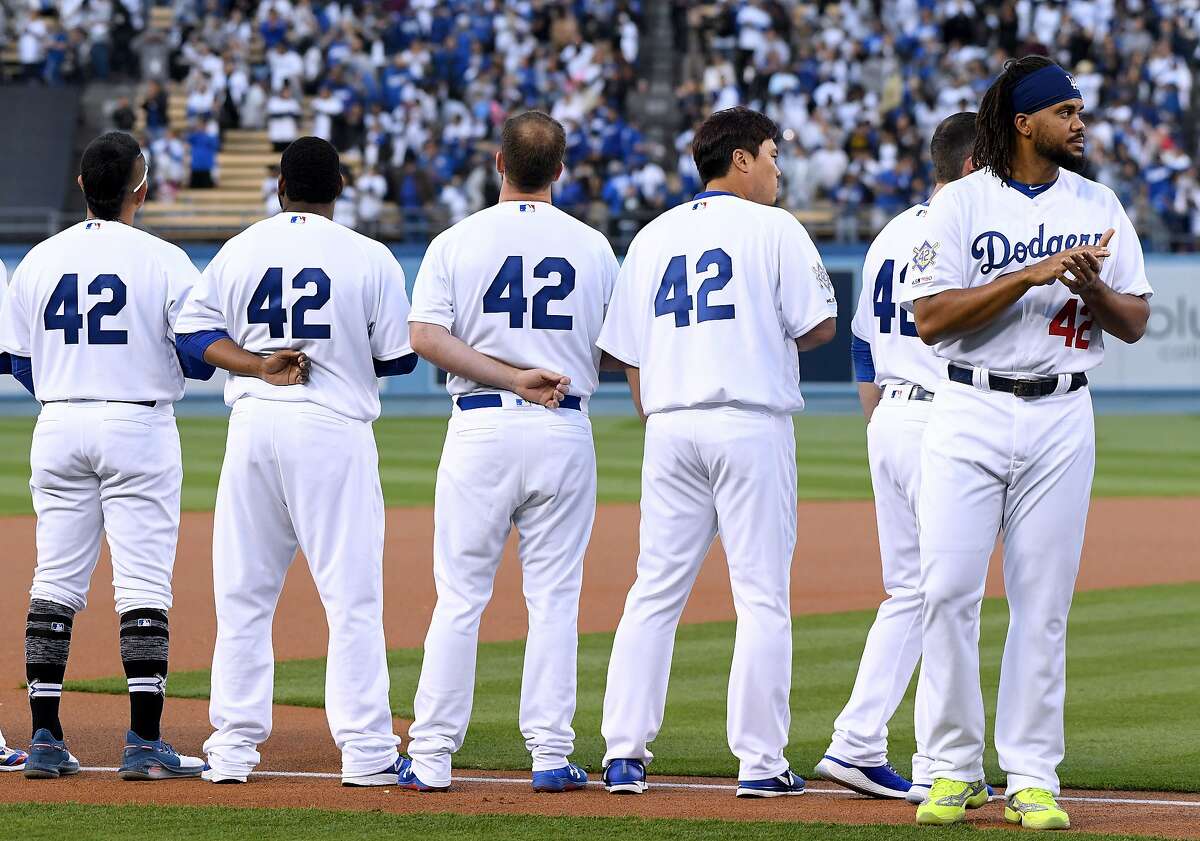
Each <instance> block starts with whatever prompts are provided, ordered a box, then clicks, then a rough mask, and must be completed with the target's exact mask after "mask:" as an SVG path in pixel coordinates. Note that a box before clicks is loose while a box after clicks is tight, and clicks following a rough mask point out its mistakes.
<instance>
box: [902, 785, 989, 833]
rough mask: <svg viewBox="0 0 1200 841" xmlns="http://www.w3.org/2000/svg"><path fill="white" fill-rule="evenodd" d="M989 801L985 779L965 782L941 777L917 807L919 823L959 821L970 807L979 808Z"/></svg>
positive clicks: (930, 824)
mask: <svg viewBox="0 0 1200 841" xmlns="http://www.w3.org/2000/svg"><path fill="white" fill-rule="evenodd" d="M987 802H988V789H987V786H986V785H985V784H984V782H983V780H979V781H978V782H974V783H965V782H963V781H962V780H948V779H946V778H945V777H939V778H938V779H935V780H934V781H933V786H932V787H931V788H930V789H929V797H928V798H926V800H925V802H924V803H922V804H921V805H920V806H918V807H917V823H919V824H922V825H925V826H945V825H947V824H952V823H958V822H959V821H961V820H962V819H963V818H965V817H966V816H967V810H968V809H978V808H979V807H980V806H982V805H983V804H985V803H987Z"/></svg>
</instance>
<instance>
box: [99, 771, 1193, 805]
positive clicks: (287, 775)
mask: <svg viewBox="0 0 1200 841" xmlns="http://www.w3.org/2000/svg"><path fill="white" fill-rule="evenodd" d="M79 770H80V771H99V772H102V773H114V774H115V773H116V772H117V771H119V770H120V769H119V768H100V767H89V768H80V769H79ZM252 776H255V777H277V778H284V779H310V780H340V779H341V778H342V775H341V774H329V773H325V772H321V771H255V772H253V774H252ZM455 779H456V780H458V781H459V782H463V783H500V784H502V785H524V786H527V785H529V780H528V778H517V777H455ZM588 785H593V786H599V785H603V783H601V782H600V781H599V780H590V781H588ZM650 785H651V787H652V788H673V789H683V790H687V791H724V792H728V791H731V790H732V789H734V788H736V786H735V785H733V784H732V783H728V784H725V785H718V784H716V783H672V782H659V781H657V780H654V781H653V782H651V784H650ZM804 791H805V793H806V794H821V795H827V796H831V797H860V796H861V795H858V794H855V793H854V792H853V791H847V790H846V789H844V788H813V787H812V786H807V787H806V788H805V789H804ZM1003 799H1004V797H1003V796H1002V795H996V796H994V797H992V800H1003ZM1058 799H1059V800H1061V801H1063V802H1066V803H1101V804H1110V805H1117V806H1183V807H1185V808H1192V809H1200V800H1152V799H1148V798H1134V797H1089V796H1087V795H1077V794H1076V795H1062V796H1060V797H1059V798H1058Z"/></svg>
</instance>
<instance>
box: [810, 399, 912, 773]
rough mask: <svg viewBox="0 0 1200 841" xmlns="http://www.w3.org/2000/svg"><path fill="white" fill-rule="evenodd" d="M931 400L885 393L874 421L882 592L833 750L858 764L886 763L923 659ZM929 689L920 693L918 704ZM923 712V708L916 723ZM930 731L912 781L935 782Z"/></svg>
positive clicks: (870, 440)
mask: <svg viewBox="0 0 1200 841" xmlns="http://www.w3.org/2000/svg"><path fill="white" fill-rule="evenodd" d="M931 408H932V403H930V402H929V401H925V400H906V399H905V400H901V399H893V398H888V397H887V396H886V389H885V396H884V398H883V399H882V400H880V402H879V405H878V407H877V408H876V409H875V412H874V413H873V414H872V415H871V422H870V423H869V424H867V456H868V459H869V461H870V465H871V488H872V490H873V491H874V495H875V520H876V523H877V525H878V529H879V557H880V560H881V561H882V563H883V589H884V590H885V591H886V592H887V594H888V598H887V599H886V600H885V601H884V602H883V604H881V605H880V606H879V611H878V613H876V615H875V622H874V624H873V625H872V626H871V630H870V631H869V632H868V633H867V641H866V644H865V645H864V646H863V653H862V659H861V660H860V661H859V665H858V676H857V677H856V678H855V681H854V689H853V690H852V691H851V693H850V700H849V701H847V702H846V706H845V708H844V709H843V710H842V712H841V714H840V715H838V717H837V720H836V721H835V722H834V725H833V727H834V732H833V741H832V742H831V743H830V745H829V750H828V751H826V752H827V753H828V754H830V755H831V756H835V757H837V758H838V759H842V760H845V761H846V762H850V763H852V764H854V765H865V766H874V765H882V764H883V763H885V762H887V756H888V741H887V737H888V728H887V723H888V721H889V720H890V719H891V717H892V715H893V714H894V713H895V712H896V708H897V707H898V706H900V702H901V701H902V700H903V698H904V693H905V690H907V689H908V684H909V682H910V681H911V680H912V675H913V671H914V670H916V668H917V663H918V662H919V661H920V659H921V596H920V593H919V591H918V587H919V585H920V580H921V550H920V545H919V543H918V540H917V499H918V494H919V492H920V488H921V439H922V437H923V436H924V434H925V424H926V421H928V419H929V411H930V409H931ZM922 695H923V693H921V692H920V691H919V690H918V701H920V700H921V698H922ZM921 721H922V716H921V714H920V710H918V715H917V722H918V724H920V723H921ZM923 736H924V734H923V733H922V731H921V728H920V727H918V729H917V751H916V753H914V754H913V758H912V779H913V780H914V781H917V782H923V783H928V782H929V781H930V778H929V760H928V757H927V756H926V755H925V752H924V744H923V742H924V740H923Z"/></svg>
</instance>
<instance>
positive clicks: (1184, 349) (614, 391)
mask: <svg viewBox="0 0 1200 841" xmlns="http://www.w3.org/2000/svg"><path fill="white" fill-rule="evenodd" d="M27 250H28V246H23V247H18V246H0V259H3V260H4V263H5V265H6V266H7V267H8V269H9V272H10V273H11V272H12V270H13V269H14V268H15V267H16V265H17V264H18V263H19V262H20V258H21V257H22V256H23V255H24V252H25V251H27ZM216 250H217V246H215V245H195V246H188V247H187V251H188V253H189V255H190V256H191V257H192V260H193V262H195V263H196V265H197V266H198V267H199V268H201V269H203V267H204V266H205V265H207V263H208V261H209V260H210V259H211V258H212V256H213V255H214V254H215V253H216ZM392 250H393V252H394V253H395V255H396V258H397V259H398V260H399V261H400V264H401V265H402V266H403V267H404V274H405V277H406V278H407V279H408V285H409V291H410V292H411V290H412V283H413V280H414V279H415V278H416V275H417V270H418V268H419V267H420V264H421V257H422V254H423V249H421V248H419V247H413V246H402V245H401V246H394V247H393V248H392ZM865 253H866V249H865V247H854V246H834V247H823V248H822V254H823V256H824V260H825V265H826V267H827V268H828V269H829V274H830V277H831V279H832V280H833V283H834V286H835V288H836V290H837V296H838V301H839V302H840V304H841V306H840V307H839V310H840V312H839V316H838V335H837V338H836V339H835V340H834V341H833V342H831V343H830V344H829V345H827V346H825V347H823V348H821V349H820V350H818V351H815V352H813V353H809V354H805V356H804V357H803V368H802V372H801V375H802V377H803V379H804V382H805V383H806V384H807V385H806V394H808V395H811V396H813V397H815V398H817V399H818V400H820V399H824V400H825V401H826V404H827V405H826V407H825V408H826V409H828V410H834V411H853V410H854V409H855V406H856V404H855V402H854V399H853V394H854V390H853V386H852V381H853V377H852V372H851V367H850V352H849V344H850V318H851V316H852V315H853V311H854V307H855V305H856V303H857V301H858V294H859V289H860V287H861V276H860V275H861V267H862V261H863V257H864V255H865ZM1146 270H1147V274H1148V275H1149V277H1150V282H1151V283H1152V284H1153V285H1154V288H1155V297H1154V301H1153V307H1152V312H1151V316H1150V323H1149V326H1148V328H1147V332H1146V336H1145V338H1144V339H1142V341H1141V342H1139V343H1138V344H1136V345H1126V344H1123V343H1122V342H1119V341H1116V340H1114V339H1109V341H1108V344H1107V347H1106V354H1105V362H1104V364H1103V365H1102V366H1100V368H1099V369H1098V370H1096V371H1095V372H1094V373H1092V374H1091V375H1090V377H1091V379H1092V382H1093V385H1094V388H1093V391H1094V392H1095V393H1096V394H1097V395H1102V396H1108V397H1115V398H1119V406H1120V409H1119V410H1120V411H1165V410H1169V409H1174V410H1180V406H1181V405H1182V406H1184V407H1186V406H1188V405H1194V404H1195V403H1196V401H1198V400H1200V283H1198V281H1197V278H1198V277H1200V255H1178V254H1162V255H1158V254H1151V255H1148V256H1147V258H1146ZM221 382H222V381H221V378H220V376H218V377H214V379H213V380H212V381H211V382H208V383H197V382H191V381H189V383H188V396H189V398H199V399H201V400H203V399H204V398H207V399H208V400H209V401H210V402H212V401H213V400H214V398H217V397H218V396H219V395H220V393H221ZM381 387H382V390H383V393H384V395H385V396H387V397H395V398H400V399H401V402H403V403H405V404H406V405H408V407H409V408H410V409H411V410H412V411H413V412H421V413H425V412H428V413H435V414H443V413H445V412H446V411H447V404H446V401H445V391H444V380H443V379H441V378H439V376H438V371H437V370H436V369H435V368H434V367H433V366H431V365H429V364H428V363H426V362H424V361H422V362H421V363H420V365H419V366H418V368H417V370H416V371H414V372H413V373H412V374H411V375H409V376H405V377H389V378H387V379H385V380H383V381H381ZM601 392H602V394H601V395H599V397H600V398H601V399H600V400H599V401H598V402H599V403H606V402H609V401H611V403H610V406H611V408H612V409H613V410H616V411H628V410H629V409H628V402H627V400H626V399H625V398H624V395H625V393H626V386H625V385H624V379H623V377H621V376H620V375H615V376H608V377H606V381H605V382H604V383H603V384H602V385H601ZM22 396H24V397H26V398H27V397H28V395H27V394H26V392H25V391H24V390H23V389H22V388H21V387H20V385H18V384H17V383H16V382H15V381H14V380H13V379H12V378H11V377H0V397H4V398H18V399H19V398H20V397H22ZM606 398H607V399H606ZM1181 399H1182V400H1184V401H1186V402H1184V403H1182V404H1181V403H1180V400H1181ZM15 408H16V407H9V411H13V410H15ZM31 408H32V407H31Z"/></svg>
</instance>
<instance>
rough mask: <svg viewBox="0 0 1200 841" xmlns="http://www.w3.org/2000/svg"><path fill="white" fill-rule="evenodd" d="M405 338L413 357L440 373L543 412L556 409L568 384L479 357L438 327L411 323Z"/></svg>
mask: <svg viewBox="0 0 1200 841" xmlns="http://www.w3.org/2000/svg"><path fill="white" fill-rule="evenodd" d="M409 337H410V340H411V342H412V349H413V350H414V351H416V353H417V355H418V356H420V357H422V358H423V359H428V360H429V361H430V362H432V363H433V364H434V365H436V366H438V367H439V368H441V369H442V370H443V371H448V372H449V373H451V374H454V375H455V376H459V377H464V378H466V379H468V380H474V381H475V382H477V383H482V384H483V385H489V386H492V387H493V388H502V389H504V390H506V391H511V392H513V393H514V394H517V395H519V396H521V397H524V398H525V399H526V400H528V401H529V402H531V403H538V404H540V405H542V406H545V407H546V408H547V409H557V408H558V404H559V401H561V400H562V398H563V397H565V396H566V394H567V389H568V387H569V386H570V384H571V378H570V377H565V376H563V375H562V374H558V373H555V372H554V371H547V370H546V369H544V368H530V369H528V370H522V369H520V368H514V367H513V366H512V365H509V364H508V363H506V362H502V361H500V360H499V359H494V358H492V357H490V356H487V355H486V354H482V353H480V352H479V351H477V350H475V349H474V348H473V347H471V346H470V345H468V344H467V343H466V342H464V341H463V340H462V339H459V338H457V337H455V336H452V335H450V331H449V330H447V329H446V328H445V327H443V326H442V325H440V324H428V323H426V322H423V321H411V322H409Z"/></svg>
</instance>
